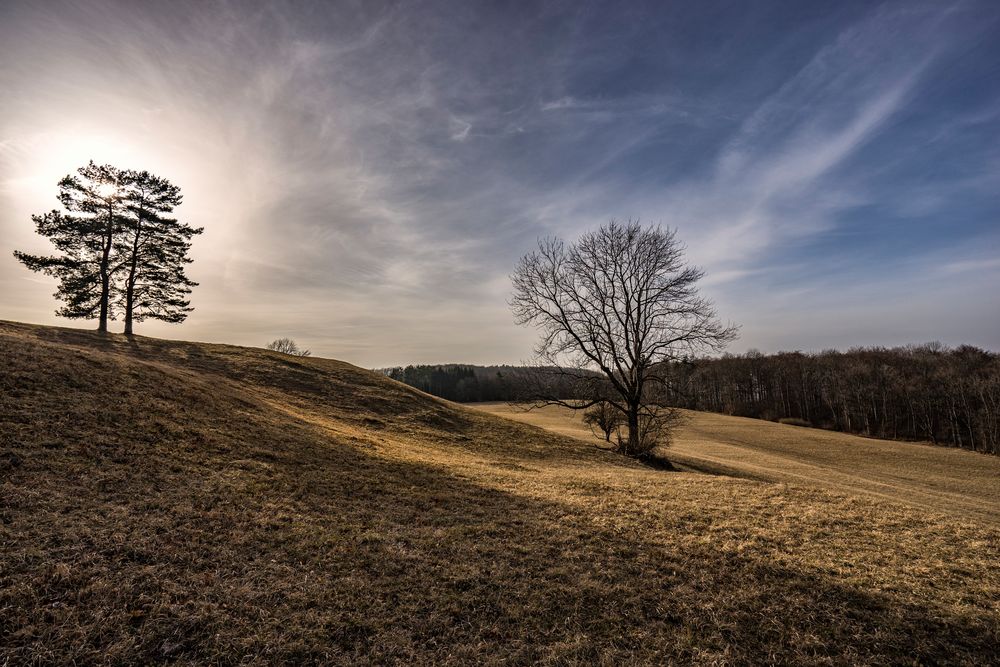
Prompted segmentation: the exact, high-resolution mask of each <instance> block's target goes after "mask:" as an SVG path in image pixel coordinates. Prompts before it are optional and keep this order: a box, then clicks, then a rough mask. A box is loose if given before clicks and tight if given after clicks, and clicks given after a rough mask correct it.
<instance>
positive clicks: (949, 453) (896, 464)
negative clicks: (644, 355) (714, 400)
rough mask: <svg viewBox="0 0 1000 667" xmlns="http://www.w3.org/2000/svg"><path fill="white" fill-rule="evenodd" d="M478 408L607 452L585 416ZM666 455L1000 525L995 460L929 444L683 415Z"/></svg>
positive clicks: (705, 468) (682, 462) (999, 462)
mask: <svg viewBox="0 0 1000 667" xmlns="http://www.w3.org/2000/svg"><path fill="white" fill-rule="evenodd" d="M475 407H477V408H479V409H481V410H484V411H486V412H489V413H491V414H495V415H500V416H503V417H508V418H511V419H516V420H517V421H520V422H524V423H527V424H532V425H534V426H539V427H541V428H544V429H546V430H549V431H553V432H555V433H559V434H561V435H568V436H571V437H575V438H579V439H582V440H584V441H585V442H589V443H591V444H593V445H596V446H605V445H604V440H603V438H596V437H595V436H594V433H593V431H591V429H590V428H589V427H588V426H587V425H586V424H584V423H583V419H582V416H583V415H582V413H581V412H574V411H573V410H569V409H567V408H560V407H556V406H550V407H544V408H540V409H532V410H525V409H523V408H521V407H517V406H510V405H508V404H507V403H480V404H477V405H476V406H475ZM682 412H683V415H684V419H683V426H682V427H681V428H680V429H678V433H677V437H676V440H675V442H674V443H673V444H672V446H671V447H670V448H669V449H668V450H667V451H665V452H664V455H665V456H666V457H667V458H669V459H670V460H671V461H672V462H673V463H674V464H675V465H677V466H678V467H679V468H680V469H682V470H690V471H701V472H707V473H711V474H721V475H730V476H735V477H742V478H746V479H759V480H763V481H768V482H785V483H789V484H800V485H806V486H812V487H819V488H824V489H831V490H833V491H837V492H841V493H847V494H851V495H863V496H869V497H873V498H876V499H884V500H890V501H896V502H902V503H906V504H909V505H913V506H915V507H919V508H923V509H927V510H931V511H937V512H950V513H953V514H955V515H956V516H959V517H976V518H979V519H983V520H986V521H992V522H993V523H996V524H1000V458H998V457H995V456H988V455H985V454H977V453H974V452H968V451H964V450H959V449H953V448H947V447H935V446H932V445H930V444H917V443H907V442H895V441H891V440H876V439H872V438H862V437H858V436H856V435H850V434H847V433H837V432H834V431H823V430H819V429H812V428H803V427H799V426H786V425H784V424H777V423H774V422H768V421H763V420H760V419H747V418H745V417H730V416H727V415H718V414H712V413H708V412H693V411H682Z"/></svg>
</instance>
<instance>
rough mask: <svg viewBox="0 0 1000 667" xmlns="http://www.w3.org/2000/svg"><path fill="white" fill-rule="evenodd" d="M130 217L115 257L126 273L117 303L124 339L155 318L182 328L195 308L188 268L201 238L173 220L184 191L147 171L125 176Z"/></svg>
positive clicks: (197, 230)
mask: <svg viewBox="0 0 1000 667" xmlns="http://www.w3.org/2000/svg"><path fill="white" fill-rule="evenodd" d="M122 196H123V199H124V201H125V204H126V208H127V212H128V213H127V216H126V218H125V223H124V225H123V229H122V233H121V234H120V235H119V237H118V238H117V239H116V243H115V254H116V256H117V257H118V259H119V261H120V266H121V269H122V274H121V275H122V282H123V286H122V287H121V288H120V289H119V293H118V299H119V304H120V305H121V307H122V310H123V311H124V313H125V333H126V334H131V333H132V331H133V322H141V321H143V320H144V319H147V318H151V319H157V320H162V321H164V322H183V321H184V320H185V319H186V318H187V315H188V313H189V312H191V310H192V308H191V305H190V301H189V300H188V299H187V295H188V294H190V293H191V288H192V287H195V286H196V285H197V284H198V283H196V282H194V281H192V280H190V279H189V278H188V277H187V276H186V275H185V273H184V267H185V266H186V265H187V264H189V263H190V262H191V259H190V258H188V256H187V254H188V251H189V250H190V249H191V237H192V236H194V235H196V234H201V232H202V231H203V230H202V228H193V227H191V226H190V225H187V224H184V223H182V222H179V221H178V220H176V219H174V218H171V217H169V214H170V213H172V212H173V210H174V208H175V207H176V206H178V205H179V204H180V203H181V199H182V197H181V191H180V188H179V187H177V186H176V185H174V184H172V183H171V182H170V181H168V180H167V179H165V178H161V177H159V176H155V175H153V174H150V173H149V172H148V171H128V172H125V173H124V174H123V195H122Z"/></svg>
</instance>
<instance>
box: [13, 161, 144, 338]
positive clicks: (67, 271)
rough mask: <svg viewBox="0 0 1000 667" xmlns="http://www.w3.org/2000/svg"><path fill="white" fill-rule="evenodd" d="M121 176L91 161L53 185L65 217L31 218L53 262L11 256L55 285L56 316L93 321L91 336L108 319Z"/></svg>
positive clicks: (121, 209)
mask: <svg viewBox="0 0 1000 667" xmlns="http://www.w3.org/2000/svg"><path fill="white" fill-rule="evenodd" d="M121 185H122V172H121V171H120V170H119V169H117V168H115V167H113V166H111V165H96V164H94V162H93V161H91V162H90V163H89V164H87V166H85V167H81V168H80V169H78V170H77V174H76V175H75V176H74V175H69V176H66V177H65V178H63V179H62V180H61V181H59V201H60V202H62V205H63V207H64V208H65V209H66V211H68V213H63V212H60V211H58V210H53V211H51V212H49V213H45V214H42V215H35V216H32V220H34V222H35V228H36V230H37V231H38V233H39V234H41V235H42V236H45V237H47V238H48V239H49V240H50V241H51V242H52V244H53V245H54V246H55V247H56V250H58V251H60V252H61V253H62V254H61V255H59V256H44V255H30V254H28V253H24V252H20V251H15V252H14V256H15V257H17V259H18V260H20V261H21V263H23V264H24V265H25V266H27V267H28V268H29V269H31V270H32V271H41V272H43V273H45V274H47V275H50V276H53V277H55V278H58V279H59V288H58V290H57V291H56V293H55V295H54V296H55V297H56V298H57V299H59V300H61V301H63V302H64V305H63V306H62V307H61V308H59V309H58V310H57V311H56V314H57V315H61V316H63V317H69V318H85V319H91V318H93V317H94V316H95V315H96V316H97V318H98V326H97V330H98V331H102V332H105V331H107V330H108V319H114V312H113V310H112V303H111V290H112V280H113V277H114V276H113V274H114V271H115V268H116V267H115V263H114V258H113V256H112V250H113V247H114V241H115V238H116V236H117V235H118V234H119V233H120V231H121V229H122V225H123V221H124V219H123V213H124V207H123V202H122V197H121Z"/></svg>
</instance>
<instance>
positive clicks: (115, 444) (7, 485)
mask: <svg viewBox="0 0 1000 667" xmlns="http://www.w3.org/2000/svg"><path fill="white" fill-rule="evenodd" d="M0 364H2V365H0V664H5V663H6V662H9V663H10V664H67V663H70V662H74V661H75V662H76V663H105V664H124V663H150V662H155V663H161V662H176V663H183V664H204V663H212V664H235V663H241V664H242V663H247V664H250V663H278V662H310V663H313V662H315V663H340V664H365V663H380V664H384V663H420V664H428V663H436V664H470V663H476V664H501V663H502V664H527V663H542V664H649V663H678V664H687V663H699V664H748V663H778V662H780V663H785V664H792V663H794V664H857V663H868V664H877V663H883V664H890V663H891V664H898V663H904V662H905V663H914V662H918V663H925V664H934V663H937V664H943V663H953V664H987V663H990V662H996V661H997V660H998V659H1000V654H998V649H997V647H998V645H1000V608H998V600H1000V567H998V566H1000V562H998V560H1000V559H998V558H997V556H998V547H997V545H998V543H1000V540H998V538H1000V531H998V528H997V527H996V526H995V525H994V524H993V522H991V521H988V520H986V519H984V518H981V517H978V516H971V515H970V516H968V517H966V518H962V517H956V516H954V515H953V514H948V513H944V512H935V511H928V510H925V509H922V508H920V509H917V508H914V507H911V506H908V505H905V504H898V503H895V502H883V501H881V500H878V499H872V498H871V497H866V496H863V495H848V494H845V493H838V492H835V491H831V490H828V489H823V488H815V487H812V486H810V485H804V484H803V485H799V484H786V483H773V482H764V481H757V480H750V479H739V478H734V477H727V476H719V475H706V474H701V473H694V472H682V473H664V472H658V471H654V470H651V469H648V468H645V467H642V466H640V465H638V464H635V463H633V462H630V461H626V460H623V459H621V458H619V457H617V456H615V455H613V454H610V453H607V452H602V451H600V450H598V449H596V448H595V447H593V446H592V445H591V444H590V443H587V442H583V441H581V440H578V439H574V438H569V437H561V436H559V435H554V434H551V433H547V432H545V431H542V430H540V429H537V428H534V427H531V426H528V425H522V424H517V423H514V422H511V421H509V420H505V419H501V418H498V417H495V416H492V415H489V414H485V413H483V412H480V411H476V410H471V409H467V408H462V407H459V406H455V405H452V404H449V403H446V402H444V401H439V400H437V399H433V398H431V397H429V396H426V395H424V394H421V393H420V392H417V391H415V390H412V389H410V388H408V387H405V386H403V385H401V384H398V383H395V382H392V381H390V380H388V379H386V378H383V377H379V376H377V375H375V374H372V373H369V372H367V371H364V370H361V369H358V368H355V367H353V366H350V365H349V364H344V363H340V362H335V361H330V360H324V359H314V358H308V359H301V358H293V357H286V356H283V355H280V354H277V353H269V352H265V351H262V350H254V349H245V348H237V347H230V346H221V345H205V344H196V343H180V342H171V341H161V340H154V339H148V338H141V337H136V338H134V339H132V340H128V339H125V338H123V337H120V336H115V335H111V336H106V337H99V336H97V335H95V334H92V333H90V332H80V331H74V330H68V329H56V328H48V327H34V326H28V325H19V324H12V323H0ZM994 502H995V501H994Z"/></svg>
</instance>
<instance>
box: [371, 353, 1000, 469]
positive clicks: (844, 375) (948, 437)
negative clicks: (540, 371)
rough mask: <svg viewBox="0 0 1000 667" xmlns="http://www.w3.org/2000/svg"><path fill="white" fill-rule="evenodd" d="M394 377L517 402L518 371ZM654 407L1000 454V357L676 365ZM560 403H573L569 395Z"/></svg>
mask: <svg viewBox="0 0 1000 667" xmlns="http://www.w3.org/2000/svg"><path fill="white" fill-rule="evenodd" d="M382 372H384V373H385V374H386V375H388V376H389V377H391V378H393V379H395V380H399V381H401V382H405V383H406V384H409V385H411V386H413V387H416V388H418V389H421V390H423V391H426V392H427V393H430V394H433V395H435V396H440V397H442V398H446V399H448V400H452V401H460V402H475V401H507V400H518V395H519V394H518V392H519V388H520V385H521V382H519V379H520V378H523V377H524V375H525V374H526V373H528V372H530V371H529V370H528V369H524V368H519V367H516V366H487V367H482V366H465V365H452V364H449V365H441V366H407V367H405V368H404V367H397V368H390V369H384V370H383V371H382ZM660 372H661V373H662V374H663V375H664V376H665V377H666V379H667V382H666V383H665V384H664V385H663V386H662V387H661V388H660V389H659V391H658V393H659V394H660V395H659V396H657V397H656V398H657V399H658V402H662V403H665V404H668V405H674V406H677V407H682V408H689V409H692V410H705V411H709V412H720V413H724V414H729V415H737V416H743V417H754V418H758V419H769V420H775V421H783V422H786V423H792V424H800V425H803V426H815V427H819V428H825V429H833V430H838V431H844V432H848V433H856V434H860V435H868V436H872V437H878V438H890V439H900V440H926V441H930V442H933V443H935V444H939V445H948V446H954V447H961V448H963V449H969V450H974V451H979V452H986V453H990V454H1000V355H998V354H996V353H993V352H988V351H986V350H981V349H978V348H975V347H971V346H968V345H963V346H961V347H958V348H954V349H950V348H946V347H944V346H942V345H939V344H936V343H932V344H928V345H920V346H908V347H899V348H857V349H852V350H849V351H847V352H837V351H826V352H821V353H815V354H806V353H802V352H781V353H778V354H770V355H766V354H762V353H760V352H756V351H750V352H747V353H745V354H738V355H725V356H723V357H720V358H715V359H697V360H694V361H689V362H684V363H675V364H671V365H670V366H669V367H668V369H667V370H666V372H665V373H664V372H663V369H660ZM564 395H565V396H566V397H567V398H571V397H572V388H571V387H567V388H566V390H565V392H564Z"/></svg>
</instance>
